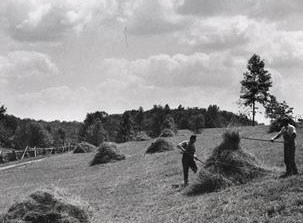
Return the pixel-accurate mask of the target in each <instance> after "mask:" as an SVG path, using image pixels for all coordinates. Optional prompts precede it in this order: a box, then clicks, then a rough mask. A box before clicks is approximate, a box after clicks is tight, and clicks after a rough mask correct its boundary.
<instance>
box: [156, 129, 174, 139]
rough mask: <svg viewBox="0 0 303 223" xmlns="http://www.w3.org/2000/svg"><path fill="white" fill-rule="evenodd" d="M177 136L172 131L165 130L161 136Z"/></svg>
mask: <svg viewBox="0 0 303 223" xmlns="http://www.w3.org/2000/svg"><path fill="white" fill-rule="evenodd" d="M173 136H175V133H174V131H173V130H171V129H163V131H162V132H161V134H160V137H173Z"/></svg>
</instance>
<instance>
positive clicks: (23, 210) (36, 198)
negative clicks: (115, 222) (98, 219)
mask: <svg viewBox="0 0 303 223" xmlns="http://www.w3.org/2000/svg"><path fill="white" fill-rule="evenodd" d="M88 210H89V206H88V205H87V204H86V203H84V202H81V201H80V200H79V199H77V200H76V199H74V200H73V199H72V198H71V197H70V196H68V195H66V194H64V193H63V192H61V193H60V192H56V193H53V192H50V191H37V192H34V193H32V194H30V195H29V198H27V199H26V200H24V201H22V202H17V203H15V204H14V205H13V206H11V207H10V208H9V210H8V211H7V213H5V214H3V215H2V216H1V217H0V222H6V223H13V222H14V223H16V222H18V223H25V222H31V223H50V222H51V223H77V222H78V223H89V222H90V220H89V214H88V213H89V212H88Z"/></svg>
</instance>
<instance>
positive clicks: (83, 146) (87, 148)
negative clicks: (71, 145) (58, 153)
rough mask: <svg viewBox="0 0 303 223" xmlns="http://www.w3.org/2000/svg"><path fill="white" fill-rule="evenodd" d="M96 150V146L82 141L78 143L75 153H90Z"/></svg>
mask: <svg viewBox="0 0 303 223" xmlns="http://www.w3.org/2000/svg"><path fill="white" fill-rule="evenodd" d="M95 150H96V146H94V145H92V144H90V143H87V142H81V143H79V144H78V145H76V147H75V149H74V151H73V153H90V152H93V151H95Z"/></svg>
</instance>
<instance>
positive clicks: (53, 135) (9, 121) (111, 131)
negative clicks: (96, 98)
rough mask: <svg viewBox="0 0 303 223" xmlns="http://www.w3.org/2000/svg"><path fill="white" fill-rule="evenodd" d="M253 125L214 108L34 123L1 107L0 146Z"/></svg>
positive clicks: (46, 144) (129, 137) (118, 138)
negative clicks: (7, 112)
mask: <svg viewBox="0 0 303 223" xmlns="http://www.w3.org/2000/svg"><path fill="white" fill-rule="evenodd" d="M230 123H233V124H235V125H252V121H251V120H250V119H249V118H248V117H247V116H245V115H236V114H234V113H232V112H228V111H222V110H220V108H219V107H218V106H217V105H210V106H209V107H208V108H207V109H205V108H198V107H195V108H185V107H183V106H182V105H179V106H178V107H177V108H175V109H171V108H170V107H169V105H165V106H162V105H154V106H153V108H152V109H150V110H147V111H144V109H143V108H142V107H139V108H138V109H134V110H130V111H125V112H124V113H123V114H111V115H110V114H107V113H106V112H104V111H96V112H93V113H88V114H87V115H86V117H85V119H84V121H83V122H61V121H52V122H46V121H42V120H40V121H37V120H33V119H20V118H17V117H15V116H13V115H8V114H6V108H5V107H4V106H1V107H0V145H1V146H2V147H8V148H13V149H24V148H25V147H26V146H31V147H34V146H36V147H50V146H61V145H63V144H64V143H77V142H81V141H86V142H89V143H91V144H94V145H99V144H100V143H102V142H104V141H113V142H126V141H130V140H136V139H138V137H139V138H140V137H142V135H143V137H158V136H159V135H161V133H162V134H164V133H165V134H167V133H169V134H171V133H172V134H173V133H175V132H176V130H177V129H189V130H192V131H194V132H199V131H201V130H202V129H203V128H216V127H226V126H228V125H229V124H230Z"/></svg>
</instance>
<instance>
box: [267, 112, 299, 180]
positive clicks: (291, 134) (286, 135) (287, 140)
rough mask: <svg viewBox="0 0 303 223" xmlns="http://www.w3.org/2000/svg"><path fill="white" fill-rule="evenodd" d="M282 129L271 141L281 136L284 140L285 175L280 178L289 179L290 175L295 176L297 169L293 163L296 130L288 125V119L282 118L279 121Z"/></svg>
mask: <svg viewBox="0 0 303 223" xmlns="http://www.w3.org/2000/svg"><path fill="white" fill-rule="evenodd" d="M281 124H282V128H281V131H280V132H279V133H278V134H277V135H276V136H274V137H273V138H272V139H271V141H272V142H274V140H275V139H277V138H279V137H281V136H283V139H284V162H285V165H286V173H285V174H283V175H281V176H280V178H285V177H289V176H291V175H297V174H298V169H297V166H296V162H295V152H296V142H295V139H296V136H297V133H296V128H295V127H294V126H293V125H291V124H289V119H288V118H283V119H282V120H281Z"/></svg>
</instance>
